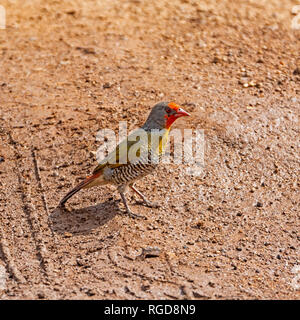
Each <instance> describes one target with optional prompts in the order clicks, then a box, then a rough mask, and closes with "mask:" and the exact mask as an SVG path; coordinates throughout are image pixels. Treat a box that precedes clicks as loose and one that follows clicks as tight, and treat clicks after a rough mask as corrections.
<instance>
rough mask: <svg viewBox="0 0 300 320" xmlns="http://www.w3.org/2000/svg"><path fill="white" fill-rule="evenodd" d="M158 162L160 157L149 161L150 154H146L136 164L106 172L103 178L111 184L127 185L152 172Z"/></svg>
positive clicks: (125, 165)
mask: <svg viewBox="0 0 300 320" xmlns="http://www.w3.org/2000/svg"><path fill="white" fill-rule="evenodd" d="M159 160H160V156H158V157H157V158H156V159H153V158H152V159H151V152H147V156H146V157H144V158H143V157H140V158H139V159H138V161H136V162H133V163H127V164H124V165H121V166H119V167H116V168H111V169H109V171H108V170H106V172H104V175H105V178H106V179H107V180H109V182H111V183H113V184H116V185H122V184H129V183H132V182H134V181H135V180H138V179H141V178H142V177H144V176H146V175H147V174H149V173H151V172H152V171H154V170H155V168H156V167H157V166H158V163H159Z"/></svg>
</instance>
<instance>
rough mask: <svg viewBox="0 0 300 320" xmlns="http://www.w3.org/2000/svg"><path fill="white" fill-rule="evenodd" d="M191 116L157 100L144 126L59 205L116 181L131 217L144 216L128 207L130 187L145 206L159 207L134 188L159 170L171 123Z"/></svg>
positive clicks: (180, 109)
mask: <svg viewBox="0 0 300 320" xmlns="http://www.w3.org/2000/svg"><path fill="white" fill-rule="evenodd" d="M189 115H190V114H189V113H187V112H186V111H184V110H183V109H182V107H180V106H179V105H177V104H176V103H174V102H170V103H168V102H160V103H157V104H156V105H155V106H154V107H153V108H152V110H151V112H150V114H149V116H148V118H147V120H146V122H145V123H144V125H143V126H142V127H141V128H139V129H137V130H136V131H134V132H133V133H131V134H130V135H129V136H128V137H127V138H126V139H125V140H123V141H122V142H121V143H120V144H119V145H118V146H117V147H116V148H115V149H114V151H112V152H111V153H110V154H108V155H107V156H106V157H105V158H104V159H103V160H102V161H101V162H100V163H99V165H98V166H97V167H96V169H95V170H94V171H93V173H92V175H91V176H88V177H87V178H86V179H85V180H83V181H82V182H81V183H79V184H78V185H77V186H76V187H75V188H74V189H72V190H71V191H70V192H68V193H67V194H66V196H65V197H64V198H63V199H62V200H61V201H60V203H59V206H64V204H65V202H66V201H67V200H68V199H70V198H71V197H72V196H73V195H74V194H75V193H77V192H78V191H79V190H81V189H86V188H91V187H94V186H99V185H106V184H113V185H115V186H117V188H118V191H119V193H120V195H121V199H122V201H123V203H124V205H125V208H126V212H127V214H128V215H129V216H131V217H133V218H138V217H141V216H140V215H137V214H135V213H133V212H132V211H131V210H130V208H129V206H128V203H127V200H126V197H125V193H126V192H127V190H128V187H130V188H131V189H132V190H133V191H134V192H135V193H137V194H138V195H139V196H140V197H141V198H142V200H143V203H144V204H145V205H146V206H149V207H156V208H157V207H159V205H158V204H156V203H152V202H150V201H149V200H148V199H147V198H146V197H145V196H144V195H143V194H142V193H141V192H140V191H139V190H138V189H137V188H136V187H135V182H136V181H137V180H139V179H141V178H143V177H145V176H146V175H148V174H149V173H151V172H153V171H154V170H155V169H156V167H157V166H158V164H159V162H160V159H161V157H162V156H163V154H164V150H165V146H166V143H167V140H168V134H169V131H170V128H171V125H172V124H173V122H174V121H175V120H176V119H178V118H180V117H183V116H189Z"/></svg>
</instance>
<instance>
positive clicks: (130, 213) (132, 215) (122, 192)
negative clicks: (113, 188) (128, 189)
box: [119, 188, 145, 219]
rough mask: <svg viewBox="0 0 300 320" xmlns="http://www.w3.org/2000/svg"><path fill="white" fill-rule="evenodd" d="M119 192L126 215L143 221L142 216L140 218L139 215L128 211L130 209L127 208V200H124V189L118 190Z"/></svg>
mask: <svg viewBox="0 0 300 320" xmlns="http://www.w3.org/2000/svg"><path fill="white" fill-rule="evenodd" d="M119 192H120V195H121V198H122V201H123V203H124V206H125V208H126V212H127V214H128V215H129V216H130V217H132V218H143V219H145V217H144V216H140V215H138V214H136V213H133V212H132V211H131V210H130V208H129V206H128V203H127V200H126V197H125V192H124V188H119Z"/></svg>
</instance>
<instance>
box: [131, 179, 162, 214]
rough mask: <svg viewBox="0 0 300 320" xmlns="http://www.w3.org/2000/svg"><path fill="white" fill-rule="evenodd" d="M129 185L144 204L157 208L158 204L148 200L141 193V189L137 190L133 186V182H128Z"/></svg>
mask: <svg viewBox="0 0 300 320" xmlns="http://www.w3.org/2000/svg"><path fill="white" fill-rule="evenodd" d="M129 187H130V188H131V189H132V190H133V191H134V192H135V193H137V194H138V195H139V196H140V197H141V198H142V199H143V201H144V203H145V205H146V206H148V207H150V208H158V207H159V204H158V203H155V202H151V201H150V200H148V199H147V198H146V197H145V196H144V195H143V194H142V193H141V191H139V190H138V189H137V188H136V187H135V186H134V183H133V184H130V185H129Z"/></svg>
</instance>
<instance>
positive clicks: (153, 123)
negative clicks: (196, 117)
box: [143, 102, 190, 130]
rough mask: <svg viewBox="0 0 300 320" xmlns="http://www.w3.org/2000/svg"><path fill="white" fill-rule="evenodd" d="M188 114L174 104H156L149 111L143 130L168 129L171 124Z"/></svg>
mask: <svg viewBox="0 0 300 320" xmlns="http://www.w3.org/2000/svg"><path fill="white" fill-rule="evenodd" d="M189 115H190V114H189V113H187V112H186V111H184V110H183V108H182V107H180V106H179V105H178V104H176V103H174V102H160V103H157V104H156V105H155V106H154V107H153V108H152V110H151V112H150V114H149V116H148V119H147V121H146V122H145V124H144V126H143V128H144V129H159V130H161V129H170V127H171V125H172V124H173V122H174V121H175V120H176V119H178V118H180V117H185V116H189Z"/></svg>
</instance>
